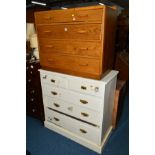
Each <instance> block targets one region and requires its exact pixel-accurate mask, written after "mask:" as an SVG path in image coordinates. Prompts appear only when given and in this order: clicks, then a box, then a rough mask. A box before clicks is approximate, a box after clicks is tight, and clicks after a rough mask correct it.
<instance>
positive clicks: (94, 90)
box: [68, 77, 105, 97]
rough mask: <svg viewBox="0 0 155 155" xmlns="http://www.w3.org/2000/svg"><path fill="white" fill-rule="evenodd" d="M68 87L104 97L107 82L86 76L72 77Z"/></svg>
mask: <svg viewBox="0 0 155 155" xmlns="http://www.w3.org/2000/svg"><path fill="white" fill-rule="evenodd" d="M68 87H69V89H71V90H74V91H76V92H80V93H84V94H89V95H93V96H98V97H104V91H105V83H104V82H100V81H97V80H90V79H85V78H77V77H74V78H70V79H69V83H68Z"/></svg>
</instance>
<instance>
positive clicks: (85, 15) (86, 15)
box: [78, 14, 88, 18]
mask: <svg viewBox="0 0 155 155" xmlns="http://www.w3.org/2000/svg"><path fill="white" fill-rule="evenodd" d="M78 17H81V18H82V17H88V14H84V15H78Z"/></svg>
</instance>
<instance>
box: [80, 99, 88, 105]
mask: <svg viewBox="0 0 155 155" xmlns="http://www.w3.org/2000/svg"><path fill="white" fill-rule="evenodd" d="M80 102H81V103H82V104H87V103H88V102H87V101H85V100H80Z"/></svg>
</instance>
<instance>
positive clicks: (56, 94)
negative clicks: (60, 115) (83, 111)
mask: <svg viewBox="0 0 155 155" xmlns="http://www.w3.org/2000/svg"><path fill="white" fill-rule="evenodd" d="M43 89H44V94H45V95H46V96H49V97H53V98H56V99H61V100H65V101H67V100H68V99H69V93H68V92H67V90H65V89H61V88H57V87H54V86H50V85H46V84H44V87H43Z"/></svg>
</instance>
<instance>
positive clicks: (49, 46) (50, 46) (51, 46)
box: [46, 45, 54, 48]
mask: <svg viewBox="0 0 155 155" xmlns="http://www.w3.org/2000/svg"><path fill="white" fill-rule="evenodd" d="M46 48H54V46H53V45H46Z"/></svg>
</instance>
